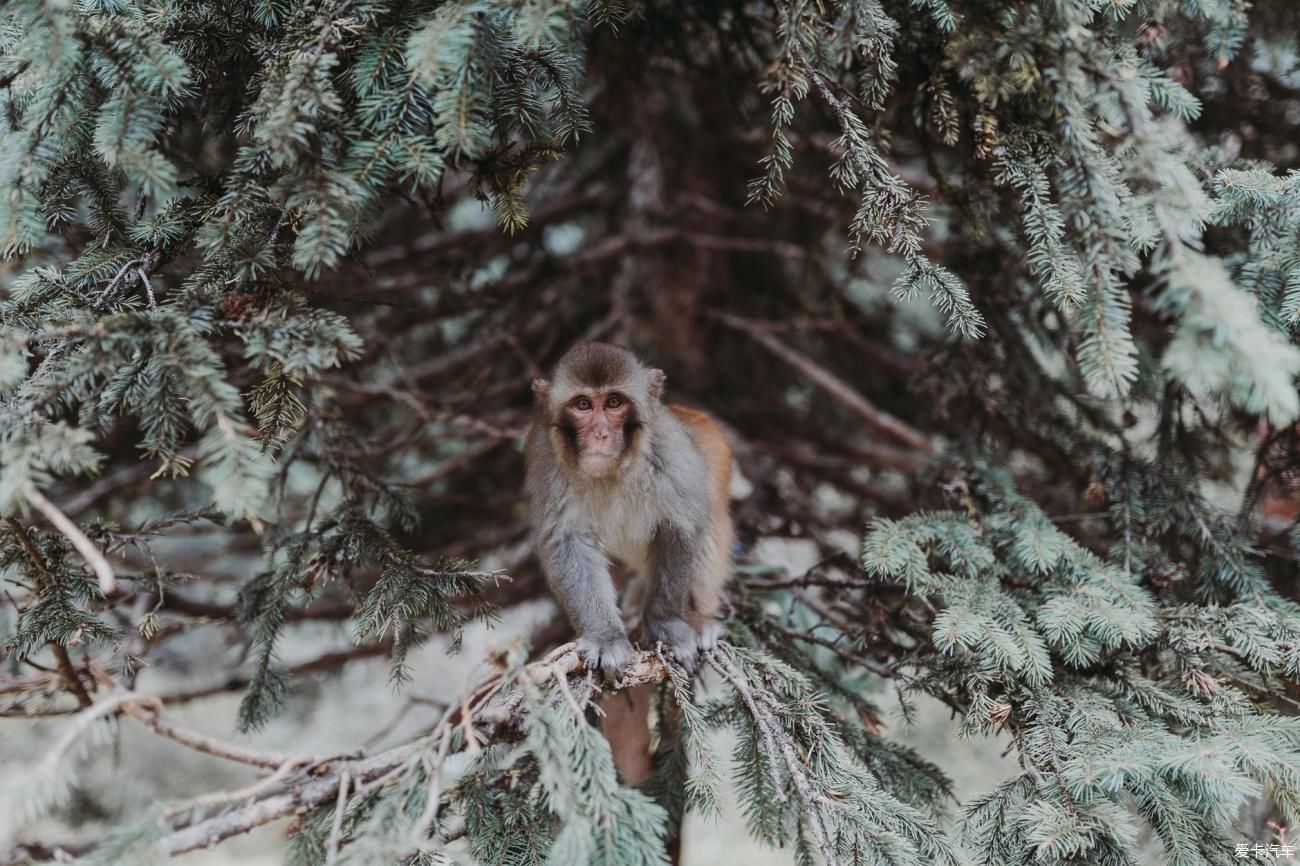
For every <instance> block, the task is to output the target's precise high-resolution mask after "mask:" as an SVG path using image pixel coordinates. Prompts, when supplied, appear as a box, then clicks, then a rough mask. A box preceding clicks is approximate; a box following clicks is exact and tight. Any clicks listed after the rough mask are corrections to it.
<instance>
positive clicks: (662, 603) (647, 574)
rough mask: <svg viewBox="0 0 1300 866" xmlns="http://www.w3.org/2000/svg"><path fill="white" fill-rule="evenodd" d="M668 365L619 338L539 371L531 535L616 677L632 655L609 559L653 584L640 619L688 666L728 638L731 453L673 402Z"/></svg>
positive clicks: (594, 653)
mask: <svg viewBox="0 0 1300 866" xmlns="http://www.w3.org/2000/svg"><path fill="white" fill-rule="evenodd" d="M663 387H664V374H663V372H662V371H660V370H655V369H652V368H650V367H647V366H646V365H645V364H643V363H641V361H640V360H638V359H637V357H636V356H635V355H633V354H632V353H631V352H629V351H628V350H626V349H624V348H622V347H620V346H614V345H611V344H609V343H585V344H582V345H579V346H576V347H574V348H573V349H570V350H569V351H568V352H567V353H565V355H564V357H562V358H561V359H560V362H559V364H557V365H556V368H555V373H554V376H553V378H552V379H551V381H549V382H548V381H546V380H544V379H537V380H535V381H534V382H533V390H534V391H535V392H536V394H537V406H536V411H535V415H534V419H533V425H532V428H531V429H530V430H529V432H528V441H527V446H526V452H525V459H526V462H527V488H528V493H529V498H530V505H531V516H532V524H533V533H534V535H535V538H536V542H537V549H538V554H539V556H540V557H541V561H542V569H543V570H544V571H545V573H546V579H547V582H548V584H549V585H550V588H551V592H552V593H553V594H554V595H555V598H556V600H557V601H558V602H559V603H560V606H561V607H563V608H564V610H565V612H566V613H567V614H568V615H569V619H570V621H571V622H572V623H573V625H574V628H575V629H577V631H578V649H579V651H580V652H581V653H582V654H583V655H584V656H585V657H586V659H587V662H588V663H589V664H590V665H592V666H593V667H595V666H599V667H600V669H601V670H602V671H603V672H604V674H605V676H606V677H608V678H615V677H617V675H618V674H619V673H620V672H621V671H622V670H623V669H624V668H625V667H626V666H627V664H628V662H630V661H631V660H632V657H633V653H634V651H633V649H632V644H631V643H630V642H629V641H628V637H627V633H626V630H625V629H624V627H623V619H622V617H621V616H620V614H619V609H618V600H617V596H616V593H615V590H614V583H613V580H612V578H611V577H610V573H609V560H610V558H611V557H613V558H616V559H619V560H621V561H622V562H623V563H624V564H625V565H627V566H629V567H631V568H632V569H634V570H635V571H636V572H637V573H638V575H639V576H640V578H641V580H642V581H644V582H646V586H645V590H644V593H643V599H644V602H643V604H642V607H641V628H642V633H643V635H644V637H645V640H646V642H647V643H648V644H649V646H652V647H653V646H654V645H655V644H656V643H659V642H662V643H663V645H664V648H665V649H667V650H669V651H671V652H672V654H673V655H674V656H675V657H676V658H677V661H678V662H680V663H681V664H682V665H683V666H684V667H686V668H687V670H694V669H695V665H696V662H697V659H698V656H699V653H700V651H701V650H708V649H711V648H712V647H713V646H714V645H715V644H716V643H717V640H718V637H719V636H720V635H721V632H722V626H721V623H720V622H719V620H718V609H719V607H720V605H721V602H722V593H723V588H724V584H725V583H726V580H727V577H728V575H729V573H730V552H731V538H732V537H731V515H730V513H729V511H728V505H729V502H728V499H729V489H730V486H731V449H730V447H728V445H727V441H726V439H725V437H724V436H723V434H722V431H721V430H720V429H719V428H718V425H717V424H716V423H714V421H713V419H711V418H710V417H709V416H708V415H706V414H704V413H703V412H696V411H694V410H692V409H687V408H685V407H683V406H673V405H668V404H665V403H664V402H663Z"/></svg>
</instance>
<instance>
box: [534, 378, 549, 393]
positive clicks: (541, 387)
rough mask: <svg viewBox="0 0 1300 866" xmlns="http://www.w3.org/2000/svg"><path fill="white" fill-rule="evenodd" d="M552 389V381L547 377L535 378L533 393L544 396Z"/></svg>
mask: <svg viewBox="0 0 1300 866" xmlns="http://www.w3.org/2000/svg"><path fill="white" fill-rule="evenodd" d="M549 390H551V383H550V382H548V381H546V380H545V379H534V380H533V393H534V394H538V395H542V396H544V395H545V394H546V392H547V391H549Z"/></svg>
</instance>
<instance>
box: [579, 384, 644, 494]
mask: <svg viewBox="0 0 1300 866" xmlns="http://www.w3.org/2000/svg"><path fill="white" fill-rule="evenodd" d="M630 411H631V403H629V402H628V399H627V397H626V396H624V395H623V394H621V393H619V392H618V391H611V390H592V391H581V392H579V393H577V394H575V395H574V396H573V397H572V398H570V400H569V402H568V403H567V404H565V406H564V416H565V419H566V420H567V421H568V423H569V426H571V427H572V429H573V431H574V439H575V444H576V445H577V449H578V466H579V468H580V469H581V470H582V471H583V473H585V474H587V475H590V476H592V477H593V478H601V477H604V476H606V475H609V474H610V473H611V472H613V470H614V469H615V467H617V466H618V462H619V460H620V459H621V458H622V456H623V450H624V448H625V447H626V446H627V437H626V432H625V431H626V428H627V422H628V419H629V413H630Z"/></svg>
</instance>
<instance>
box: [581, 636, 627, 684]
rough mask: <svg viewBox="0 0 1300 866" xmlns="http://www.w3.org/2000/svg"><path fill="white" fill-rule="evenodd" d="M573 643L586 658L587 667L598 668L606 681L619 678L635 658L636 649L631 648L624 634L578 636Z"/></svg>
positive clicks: (613, 680)
mask: <svg viewBox="0 0 1300 866" xmlns="http://www.w3.org/2000/svg"><path fill="white" fill-rule="evenodd" d="M575 645H576V646H577V648H578V654H579V655H581V656H582V657H583V658H584V659H586V660H587V667H589V668H599V669H600V672H601V673H602V674H603V675H604V677H605V679H606V680H607V681H608V682H615V681H617V680H619V679H620V678H621V675H622V673H623V670H624V669H625V668H626V667H627V666H628V665H629V664H631V663H632V659H634V658H636V650H634V649H632V643H631V642H630V641H629V640H628V639H627V636H626V635H621V634H620V635H615V636H612V637H607V638H589V637H580V638H578V640H577V642H576V644H575Z"/></svg>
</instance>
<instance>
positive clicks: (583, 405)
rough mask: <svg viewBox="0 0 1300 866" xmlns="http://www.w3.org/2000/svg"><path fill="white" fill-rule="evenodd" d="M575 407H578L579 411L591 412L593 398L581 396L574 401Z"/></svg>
mask: <svg viewBox="0 0 1300 866" xmlns="http://www.w3.org/2000/svg"><path fill="white" fill-rule="evenodd" d="M573 408H575V409H577V410H578V411H579V412H590V411H591V400H590V399H589V398H587V397H579V398H578V399H577V400H574V401H573Z"/></svg>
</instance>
